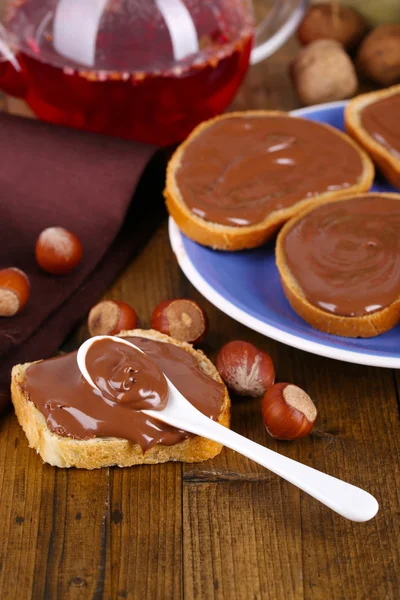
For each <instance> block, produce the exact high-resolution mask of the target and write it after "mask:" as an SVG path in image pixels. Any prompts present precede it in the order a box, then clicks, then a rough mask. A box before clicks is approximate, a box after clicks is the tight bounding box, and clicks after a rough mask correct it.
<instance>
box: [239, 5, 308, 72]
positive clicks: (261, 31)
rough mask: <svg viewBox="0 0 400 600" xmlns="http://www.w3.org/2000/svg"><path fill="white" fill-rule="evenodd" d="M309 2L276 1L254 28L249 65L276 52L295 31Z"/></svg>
mask: <svg viewBox="0 0 400 600" xmlns="http://www.w3.org/2000/svg"><path fill="white" fill-rule="evenodd" d="M308 3H309V0H299V1H298V2H297V3H295V4H297V6H294V7H293V3H290V2H289V3H287V2H281V0H277V1H276V2H275V4H274V7H273V8H272V10H271V11H270V12H269V14H268V15H267V16H266V18H265V19H264V20H263V21H262V22H261V23H260V24H259V25H258V26H257V27H256V34H255V45H254V48H253V50H252V53H251V58H250V63H251V64H252V65H255V64H257V63H259V62H260V61H262V60H264V58H267V57H268V56H271V54H273V53H274V52H276V51H277V50H278V48H280V47H281V46H282V45H283V44H284V43H285V42H286V41H287V40H288V39H289V37H290V36H291V35H292V33H293V32H294V31H295V30H296V28H297V26H298V24H299V23H300V21H301V19H302V18H303V15H304V13H305V10H306V8H307V5H308Z"/></svg>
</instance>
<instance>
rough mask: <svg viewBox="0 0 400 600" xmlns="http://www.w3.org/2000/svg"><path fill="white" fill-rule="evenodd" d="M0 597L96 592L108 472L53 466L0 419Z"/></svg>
mask: <svg viewBox="0 0 400 600" xmlns="http://www.w3.org/2000/svg"><path fill="white" fill-rule="evenodd" d="M0 464H1V465H2V469H1V475H0V563H1V565H2V568H1V569H0V597H1V598H7V599H10V600H11V599H12V598H15V599H16V600H20V599H21V598H23V597H27V594H28V590H30V591H31V593H32V597H34V598H42V597H46V598H67V597H68V598H73V599H75V598H76V599H78V598H87V597H91V598H101V597H102V594H103V591H104V590H105V586H104V582H105V570H106V563H107V561H106V546H105V532H106V529H107V526H108V521H109V516H108V495H109V472H108V470H107V469H103V470H101V471H100V470H99V471H93V472H91V473H90V475H88V474H87V473H85V472H84V471H78V470H74V469H71V470H63V469H54V468H52V467H50V466H48V465H43V464H42V461H41V459H40V458H39V457H38V456H37V455H36V454H35V452H34V451H33V450H31V449H29V448H28V443H27V440H26V437H25V435H24V433H23V432H22V430H21V428H20V427H19V425H18V423H17V421H16V418H15V417H14V416H13V415H12V414H9V415H8V416H7V417H6V418H5V419H2V420H1V421H0Z"/></svg>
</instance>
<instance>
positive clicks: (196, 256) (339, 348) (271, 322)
mask: <svg viewBox="0 0 400 600" xmlns="http://www.w3.org/2000/svg"><path fill="white" fill-rule="evenodd" d="M344 105H345V103H343V102H334V103H330V104H324V105H320V106H318V107H311V108H307V109H302V110H297V111H294V112H293V114H295V115H298V116H303V117H306V118H307V119H311V120H312V121H320V122H323V123H329V124H330V125H334V126H335V127H337V128H338V129H341V130H343V129H344V127H343V108H344ZM372 189H374V190H377V191H380V192H393V191H396V190H394V188H393V187H392V186H391V185H389V184H388V183H387V181H385V180H383V179H382V178H379V177H378V178H377V179H376V181H375V184H374V187H373V188H372ZM169 234H170V241H171V245H172V248H173V250H174V252H175V254H176V257H177V259H178V262H179V265H180V267H181V269H182V270H183V272H184V273H185V275H186V277H187V278H188V279H189V281H190V282H191V283H192V284H193V285H194V286H195V287H196V288H197V289H198V290H199V292H200V293H201V294H203V296H204V297H205V298H207V300H209V301H210V302H212V304H214V305H215V306H217V307H218V308H219V309H220V310H222V311H223V312H224V313H226V314H227V315H229V316H230V317H232V318H233V319H236V320H237V321H239V322H240V323H243V324H244V325H247V327H250V328H251V329H254V330H255V331H258V332H259V333H262V334H264V335H266V336H268V337H270V338H273V339H275V340H278V341H279V342H283V343H284V344H288V345H289V346H293V347H294V348H300V349H301V350H305V351H306V352H312V353H314V354H319V355H321V356H328V357H330V358H335V359H338V360H344V361H347V362H352V363H358V364H362V365H372V366H377V367H391V368H396V369H398V368H400V325H398V326H397V327H395V328H394V329H392V330H391V331H389V332H388V333H385V334H383V335H379V336H377V337H375V338H370V339H352V338H344V337H338V336H335V335H329V334H326V333H322V331H318V330H316V329H313V328H312V327H311V326H310V325H308V324H307V323H306V322H305V321H303V320H302V319H301V318H300V317H298V316H297V314H296V313H295V312H294V311H293V310H292V309H291V308H290V306H289V303H288V301H287V300H286V298H285V296H284V293H283V291H282V287H281V284H280V280H279V274H278V271H277V268H276V266H275V257H274V244H268V245H266V246H264V247H262V248H257V249H255V250H247V251H243V252H232V253H230V252H219V251H215V250H211V249H210V248H205V247H203V246H200V245H199V244H196V243H195V242H192V241H191V240H189V239H188V238H186V237H185V236H184V235H183V234H182V233H181V232H180V231H179V229H178V227H177V226H176V224H175V223H174V221H173V220H172V219H170V224H169Z"/></svg>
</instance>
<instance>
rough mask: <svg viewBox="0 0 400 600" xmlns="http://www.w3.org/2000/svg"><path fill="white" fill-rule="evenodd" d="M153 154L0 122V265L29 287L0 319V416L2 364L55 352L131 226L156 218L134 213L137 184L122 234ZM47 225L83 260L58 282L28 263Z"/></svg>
mask: <svg viewBox="0 0 400 600" xmlns="http://www.w3.org/2000/svg"><path fill="white" fill-rule="evenodd" d="M155 150H156V149H155V148H154V147H151V146H146V145H143V144H137V143H134V142H128V141H124V140H118V139H114V138H109V137H104V136H100V135H95V134H87V133H82V132H76V131H74V130H70V129H64V128H58V127H54V126H51V125H46V124H44V123H39V122H37V121H33V120H28V119H21V118H19V117H12V116H10V115H5V114H2V115H0V268H4V267H10V266H14V267H18V268H20V269H23V270H24V271H25V272H26V273H27V275H28V276H29V278H30V281H31V295H30V298H29V301H28V303H27V305H26V306H25V308H24V310H23V311H21V313H20V314H18V315H16V316H15V317H11V318H0V412H1V410H2V409H3V408H4V407H5V406H6V404H7V403H8V402H9V399H10V395H9V386H10V370H11V368H12V366H13V365H14V364H17V363H20V362H26V361H31V360H37V359H39V358H46V357H49V356H51V355H52V354H53V353H54V352H55V351H56V350H57V348H58V347H59V346H60V344H61V343H62V342H63V340H64V339H65V338H66V336H67V335H68V334H69V333H70V332H71V331H72V329H73V328H74V327H76V326H77V325H78V324H79V322H80V320H82V318H84V317H85V315H86V313H87V312H88V310H89V309H90V307H91V306H92V305H93V304H94V303H95V302H96V301H97V299H98V297H99V296H100V295H101V293H102V292H103V291H104V290H105V288H106V287H107V286H108V285H109V284H110V283H111V282H112V280H113V279H114V278H115V276H116V275H117V273H118V271H120V270H121V269H122V268H123V266H124V265H125V264H126V263H127V261H128V259H129V257H130V256H131V255H132V253H133V251H134V250H135V248H137V243H138V239H139V238H140V237H141V232H142V230H143V224H142V222H141V221H140V219H142V218H147V219H149V218H150V219H151V218H154V219H155V218H156V217H155V215H154V216H151V215H150V217H149V215H148V214H147V213H146V214H147V216H146V217H144V216H143V208H144V206H145V204H147V206H149V204H150V203H151V201H152V198H151V197H150V194H146V193H145V190H144V189H143V184H141V186H142V187H141V189H142V191H141V193H140V194H139V195H140V197H135V199H134V202H132V206H131V208H130V211H129V212H130V219H128V221H127V222H125V225H124V226H123V227H122V225H123V223H124V220H125V217H126V215H127V211H128V208H129V207H130V204H131V200H132V197H133V194H134V192H135V189H136V188H137V186H138V183H139V180H140V177H141V175H142V173H143V170H144V168H145V166H146V165H147V164H148V163H149V161H150V159H151V158H152V156H153V155H154V153H155ZM151 179H154V177H150V180H151ZM153 183H154V181H153ZM144 187H145V186H144ZM139 188H140V186H139ZM135 205H137V206H135ZM136 208H137V209H138V210H139V212H135V209H136ZM138 214H139V216H137V215H138ZM135 219H136V221H137V222H135ZM132 221H133V223H132ZM49 226H61V227H65V228H66V229H69V230H71V231H73V232H74V233H75V234H76V235H77V236H78V237H79V239H80V240H81V242H82V244H83V247H84V257H83V260H82V262H81V264H80V265H79V266H78V268H77V269H76V270H75V271H74V272H72V273H70V274H68V275H64V276H53V275H48V274H46V273H44V272H43V271H42V270H41V269H40V268H39V267H38V265H37V263H36V260H35V254H34V248H35V242H36V239H37V237H38V235H39V233H40V232H41V231H42V230H43V229H44V228H45V227H49ZM121 227H122V229H121ZM138 230H139V231H138Z"/></svg>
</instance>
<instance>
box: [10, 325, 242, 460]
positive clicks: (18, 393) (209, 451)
mask: <svg viewBox="0 0 400 600" xmlns="http://www.w3.org/2000/svg"><path fill="white" fill-rule="evenodd" d="M120 335H121V336H122V337H125V336H139V337H144V338H149V339H154V340H157V341H160V342H169V343H170V344H175V345H176V346H179V347H180V348H182V349H184V350H186V352H189V353H190V354H192V355H193V356H194V357H195V358H196V360H197V362H198V365H199V368H200V369H201V370H202V371H204V373H207V374H208V375H209V376H210V377H212V378H213V379H215V380H216V381H219V382H220V383H222V384H223V381H222V379H221V377H220V376H219V374H218V371H217V370H216V368H215V367H214V365H213V364H212V363H211V361H210V360H209V359H208V358H207V357H206V356H205V354H203V352H201V351H200V350H195V349H194V348H193V346H191V345H190V344H186V343H185V342H178V341H176V340H174V339H173V338H170V337H169V336H166V335H163V334H161V333H158V332H157V331H154V330H151V329H150V330H146V331H145V330H141V329H135V330H134V331H124V332H122V333H121V334H120ZM30 364H32V363H27V364H24V365H16V366H15V367H14V368H13V370H12V375H11V395H12V402H13V404H14V408H15V412H16V415H17V418H18V421H19V424H20V425H21V427H22V428H23V430H24V432H25V434H26V437H27V438H28V442H29V446H30V447H31V448H34V449H35V450H36V452H37V453H38V454H40V456H41V458H42V460H43V461H44V462H46V463H49V464H50V465H53V466H56V467H77V468H80V469H98V468H100V467H109V466H113V465H116V466H119V467H130V466H132V465H140V464H155V463H163V462H167V461H182V462H200V461H202V460H207V459H208V458H213V457H214V456H216V455H217V454H219V453H220V452H221V450H222V446H221V444H217V443H216V442H212V441H210V440H207V439H205V438H202V437H198V436H194V437H190V438H187V439H186V440H184V441H182V442H179V443H178V444H175V445H174V446H163V445H161V444H157V445H156V446H154V447H153V448H151V449H150V450H148V451H147V452H146V453H145V454H143V452H142V449H141V447H140V446H139V445H138V444H134V443H133V442H131V441H128V440H122V439H118V438H94V439H90V440H75V439H71V438H68V437H63V436H60V435H57V434H55V433H52V432H51V431H50V429H49V428H48V427H47V424H46V420H45V418H44V416H43V415H42V413H41V412H40V411H39V410H38V409H37V408H36V407H35V405H34V404H33V402H31V401H30V400H29V397H28V395H27V393H26V392H25V391H24V389H23V382H24V378H25V373H26V370H27V369H28V367H29V366H30ZM223 385H224V384H223ZM230 405H231V403H230V399H229V395H228V391H227V389H226V387H225V385H224V398H223V405H222V408H221V414H220V416H219V418H218V422H219V423H221V425H224V426H225V427H229V424H230Z"/></svg>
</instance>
